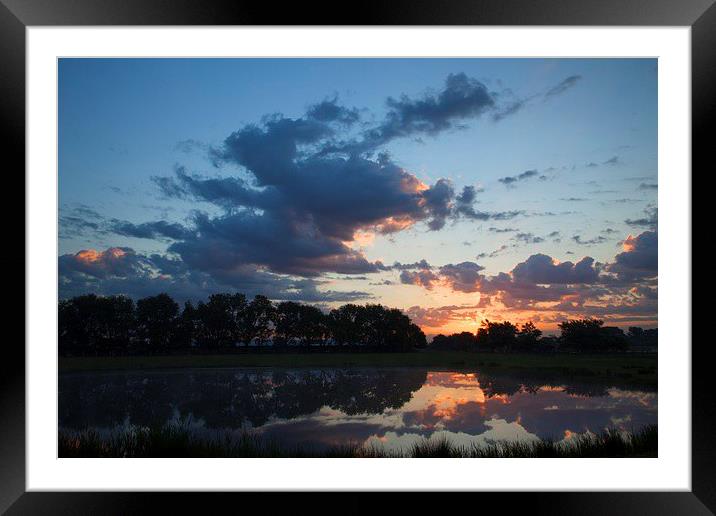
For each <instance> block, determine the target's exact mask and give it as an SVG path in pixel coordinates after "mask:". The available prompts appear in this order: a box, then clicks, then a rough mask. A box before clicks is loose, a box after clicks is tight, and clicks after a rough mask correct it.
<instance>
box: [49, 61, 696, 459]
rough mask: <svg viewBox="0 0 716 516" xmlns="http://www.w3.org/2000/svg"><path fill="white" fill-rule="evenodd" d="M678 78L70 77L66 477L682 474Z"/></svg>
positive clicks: (65, 105)
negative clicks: (635, 469)
mask: <svg viewBox="0 0 716 516" xmlns="http://www.w3.org/2000/svg"><path fill="white" fill-rule="evenodd" d="M658 70H659V60H658V59H657V58H586V57H585V58H448V57H440V58H392V57H384V58H367V57H366V58H308V57H307V58H260V57H257V58H245V57H244V58H211V57H199V58H82V57H60V58H59V59H58V60H57V135H58V155H57V160H58V163H57V177H58V179H57V186H58V193H57V195H58V213H57V220H58V225H57V235H56V237H57V279H58V284H57V292H58V299H57V318H58V319H57V320H58V328H57V350H56V353H57V356H58V385H57V389H58V398H57V411H58V434H57V454H58V456H59V457H60V458H70V457H72V458H76V457H82V458H107V457H232V458H233V457H255V458H273V457H283V458H292V457H320V458H322V457H325V458H366V459H370V458H425V457H428V458H429V457H447V458H458V459H462V458H464V459H470V458H514V457H522V458H542V457H555V458H596V457H598V458H623V457H629V458H648V457H651V458H654V457H658V425H657V423H658V394H657V377H658V368H657V363H658V281H657V275H658V261H659V260H658V205H657V197H658V196H657V193H658V180H657V178H658V174H657V172H658V165H659V164H658V157H659V155H658V150H659V145H658V141H657V140H658V138H657V135H658V124H657V122H658V115H659V113H658V102H657V101H658V95H657V92H658V90H659V85H658V78H659V75H658ZM664 220H667V219H664ZM684 331H685V332H686V331H687V330H686V329H685V330H684ZM670 345H675V343H670ZM49 350H50V348H48V352H49V353H51V351H49Z"/></svg>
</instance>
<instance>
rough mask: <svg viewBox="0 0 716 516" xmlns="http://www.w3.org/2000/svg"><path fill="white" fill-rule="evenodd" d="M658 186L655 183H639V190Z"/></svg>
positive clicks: (652, 188)
mask: <svg viewBox="0 0 716 516" xmlns="http://www.w3.org/2000/svg"><path fill="white" fill-rule="evenodd" d="M658 188H659V185H657V184H656V183H641V184H640V185H639V190H657V189H658Z"/></svg>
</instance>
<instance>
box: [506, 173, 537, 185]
mask: <svg viewBox="0 0 716 516" xmlns="http://www.w3.org/2000/svg"><path fill="white" fill-rule="evenodd" d="M538 174H539V172H537V170H525V171H524V172H522V173H521V174H518V175H516V176H508V177H502V178H500V179H498V181H499V182H500V183H502V184H503V185H506V186H510V185H512V184H514V183H516V182H518V181H524V180H525V179H529V178H530V177H534V176H536V175H538Z"/></svg>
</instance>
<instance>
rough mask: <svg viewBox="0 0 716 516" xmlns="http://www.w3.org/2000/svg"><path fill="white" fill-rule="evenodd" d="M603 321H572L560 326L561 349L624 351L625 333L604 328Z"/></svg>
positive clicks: (592, 319) (617, 329)
mask: <svg viewBox="0 0 716 516" xmlns="http://www.w3.org/2000/svg"><path fill="white" fill-rule="evenodd" d="M603 325H604V321H602V320H601V319H594V318H586V319H572V320H567V321H564V322H561V323H560V324H559V328H560V330H562V334H561V335H560V348H563V349H568V350H573V351H580V352H598V351H623V350H624V349H626V347H627V341H626V337H625V335H624V332H623V331H622V330H620V329H619V328H616V327H613V326H610V327H605V328H603Z"/></svg>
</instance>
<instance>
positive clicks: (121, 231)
mask: <svg viewBox="0 0 716 516" xmlns="http://www.w3.org/2000/svg"><path fill="white" fill-rule="evenodd" d="M108 231H111V232H113V233H116V234H118V235H122V236H127V237H134V238H150V239H159V238H170V239H174V240H182V239H185V238H189V237H190V235H191V234H192V233H191V231H190V230H188V229H187V228H185V227H184V226H182V225H181V224H178V223H170V222H166V221H164V220H160V221H156V222H144V223H142V224H133V223H131V222H127V221H122V220H114V221H112V222H111V224H110V226H109V228H108Z"/></svg>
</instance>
